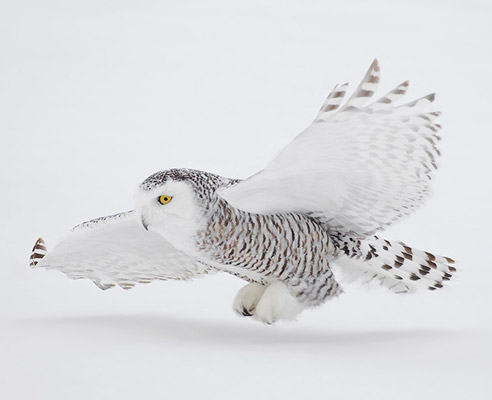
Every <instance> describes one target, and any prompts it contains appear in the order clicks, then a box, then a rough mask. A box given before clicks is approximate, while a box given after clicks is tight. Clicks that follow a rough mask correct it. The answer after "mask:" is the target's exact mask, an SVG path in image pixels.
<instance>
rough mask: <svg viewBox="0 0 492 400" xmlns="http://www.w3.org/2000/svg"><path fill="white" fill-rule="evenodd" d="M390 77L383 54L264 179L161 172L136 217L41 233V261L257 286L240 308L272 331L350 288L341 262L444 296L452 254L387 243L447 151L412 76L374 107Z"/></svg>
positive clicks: (76, 268) (327, 105)
mask: <svg viewBox="0 0 492 400" xmlns="http://www.w3.org/2000/svg"><path fill="white" fill-rule="evenodd" d="M379 80H380V70H379V65H378V62H377V60H375V61H374V62H373V63H372V64H371V66H370V68H369V70H368V72H367V73H366V75H365V77H364V79H363V80H362V82H361V83H360V85H359V86H358V87H357V88H356V90H355V91H354V93H353V94H352V95H351V96H350V98H349V99H348V100H347V101H345V103H344V102H343V99H344V96H345V94H346V91H347V86H348V85H347V84H343V85H337V86H336V87H335V88H334V89H333V91H332V92H331V93H330V94H329V95H328V97H327V99H326V101H325V102H324V104H323V106H322V107H321V109H320V111H319V113H318V115H317V117H316V118H315V120H314V121H313V123H312V124H311V125H309V126H308V127H307V128H306V129H305V130H304V131H303V132H301V133H300V134H299V135H298V136H297V137H296V138H294V140H292V142H291V143H289V144H288V145H287V146H286V147H285V148H284V149H283V150H282V151H281V152H280V153H279V154H278V155H277V156H276V157H275V158H274V159H272V160H271V161H270V162H269V163H268V165H267V166H266V167H265V169H263V170H262V171H260V172H258V173H256V174H255V175H253V176H252V177H250V178H248V179H245V180H238V179H229V178H224V177H221V176H217V175H214V174H210V173H207V172H202V171H196V170H190V169H171V170H166V171H162V172H158V173H156V174H153V175H151V176H150V177H149V178H147V179H146V180H145V181H144V182H143V183H142V184H141V185H140V186H139V190H138V193H137V195H136V199H135V210H133V211H129V212H126V213H122V214H117V215H113V216H109V217H102V218H98V219H95V220H92V221H88V222H85V223H83V224H81V225H78V226H77V227H75V228H74V229H73V230H72V231H71V232H70V234H69V235H68V236H67V237H66V238H65V239H64V240H63V241H62V242H61V243H60V244H58V245H57V246H56V247H55V248H54V249H53V250H52V251H51V252H49V253H47V252H46V246H45V244H44V242H43V240H42V239H39V240H38V241H37V242H36V245H35V246H34V249H33V252H32V254H31V266H33V267H34V266H37V267H45V268H48V269H58V270H61V271H63V272H65V273H66V274H67V275H68V276H69V277H71V278H75V279H77V278H89V279H92V280H93V281H94V283H95V284H96V285H97V286H99V287H100V288H102V289H107V288H109V287H112V286H114V285H115V284H117V285H119V286H121V287H123V288H125V289H128V288H131V287H133V286H134V285H135V284H136V283H138V282H141V283H148V282H150V281H152V280H154V279H162V280H165V279H190V278H192V277H195V276H201V275H204V274H207V273H210V272H213V271H224V272H227V273H230V274H233V275H236V276H238V277H239V278H241V279H244V280H246V281H248V282H249V283H248V284H247V285H246V286H245V287H244V288H243V289H241V290H240V291H239V293H238V294H237V296H236V299H235V300H234V309H235V310H236V311H237V312H238V313H239V314H240V315H244V316H253V317H254V318H255V319H258V320H260V321H263V322H266V323H273V322H275V321H277V320H280V319H294V318H295V317H296V316H297V315H298V314H299V313H300V312H301V311H302V310H303V309H304V308H307V307H313V306H318V305H320V304H322V303H323V302H324V301H326V300H327V299H329V298H331V297H334V296H336V295H338V294H340V293H341V291H342V290H341V287H340V285H339V283H338V282H337V280H336V277H335V275H334V273H333V271H332V268H331V267H332V266H333V265H336V266H338V267H339V268H338V270H339V271H341V272H342V273H343V272H346V273H350V274H351V275H352V276H355V277H356V278H357V279H359V280H361V281H364V282H369V281H377V282H379V283H380V284H382V285H384V286H386V287H387V288H388V289H390V290H392V291H394V292H396V293H409V292H413V291H415V290H417V289H419V288H424V289H429V290H436V289H439V288H442V287H443V285H444V282H445V281H447V280H449V279H450V278H451V277H452V275H453V273H454V272H455V271H456V269H455V268H454V267H453V266H452V264H453V263H454V261H453V260H452V259H450V258H448V257H441V256H437V255H434V254H432V253H429V252H425V251H420V250H417V249H414V248H412V247H410V246H408V245H406V244H405V243H402V242H398V241H388V240H385V239H381V238H379V237H377V236H375V233H376V232H378V231H381V230H383V229H385V228H386V227H388V226H389V225H391V224H392V223H393V222H395V221H397V220H399V219H401V218H403V217H404V216H407V215H409V214H410V213H412V212H413V211H414V210H415V209H416V208H418V207H419V206H421V205H422V204H423V203H424V201H425V200H426V198H427V197H428V195H429V191H430V181H431V179H432V177H433V174H434V171H435V170H436V169H437V159H438V158H439V156H440V151H439V149H438V143H439V141H440V137H439V136H438V135H437V132H438V130H439V129H440V126H439V125H438V124H436V123H435V120H436V118H437V117H438V116H439V113H438V112H428V111H426V108H427V106H428V105H430V104H431V103H432V102H433V101H434V95H433V94H431V95H427V96H425V97H422V98H420V99H418V100H415V101H413V102H410V103H406V104H403V105H396V102H397V101H398V100H400V99H401V98H402V97H403V96H404V95H405V92H406V90H407V88H408V82H407V81H406V82H403V83H402V84H400V85H398V86H397V87H396V88H395V89H393V90H391V91H390V92H389V93H388V94H386V95H385V96H383V97H381V98H379V99H378V100H376V101H372V102H371V98H372V96H373V95H374V93H375V91H376V90H377V88H378V84H379Z"/></svg>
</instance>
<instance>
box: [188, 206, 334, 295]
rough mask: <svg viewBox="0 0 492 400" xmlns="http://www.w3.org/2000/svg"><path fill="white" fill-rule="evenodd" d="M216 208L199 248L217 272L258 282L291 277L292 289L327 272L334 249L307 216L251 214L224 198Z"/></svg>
mask: <svg viewBox="0 0 492 400" xmlns="http://www.w3.org/2000/svg"><path fill="white" fill-rule="evenodd" d="M212 208H213V212H210V213H209V215H208V218H207V222H206V224H205V228H204V229H202V230H201V231H199V232H198V234H197V247H198V249H199V251H200V253H201V254H205V255H206V257H207V258H208V259H209V261H211V262H212V263H213V264H214V266H215V267H217V268H218V269H221V270H223V271H226V272H229V273H231V274H234V275H237V276H239V277H241V278H243V279H246V280H249V281H255V282H259V283H268V282H271V281H273V280H284V279H287V278H288V280H289V282H290V284H292V285H293V286H295V285H296V282H297V283H298V282H299V281H301V280H303V281H306V279H309V278H312V279H315V278H316V277H317V276H319V275H320V274H323V273H325V272H326V271H327V270H328V269H329V265H328V258H329V257H330V255H332V254H334V251H335V248H334V246H333V244H332V243H331V242H330V239H329V236H328V234H327V233H326V231H325V230H324V229H323V228H322V227H321V226H320V225H318V224H317V223H316V222H315V221H314V220H312V219H310V218H309V217H306V216H304V215H301V214H294V213H292V214H274V215H260V214H252V213H247V212H243V211H241V210H238V209H236V208H234V207H231V206H230V205H229V204H228V203H226V202H225V201H223V200H221V199H219V200H217V202H216V203H215V204H214V206H213V207H212Z"/></svg>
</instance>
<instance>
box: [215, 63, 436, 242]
mask: <svg viewBox="0 0 492 400" xmlns="http://www.w3.org/2000/svg"><path fill="white" fill-rule="evenodd" d="M379 77H380V73H379V65H378V62H377V60H374V62H373V63H372V64H371V66H370V68H369V71H368V72H367V74H366V76H365V77H364V79H363V80H362V82H361V84H360V85H359V86H358V87H357V89H356V90H355V92H354V94H353V95H352V96H351V97H350V98H349V99H348V100H347V101H346V102H345V104H343V105H342V99H343V97H344V95H345V92H346V90H347V84H344V85H341V86H335V88H334V89H333V91H332V92H331V93H330V95H329V96H328V98H327V99H326V101H325V103H324V104H323V106H322V107H321V110H320V112H319V114H318V116H317V117H316V119H315V120H314V122H313V123H312V124H311V125H310V126H309V127H308V128H307V129H306V130H304V131H303V132H302V133H301V134H299V135H298V136H297V137H296V138H295V139H294V140H293V141H292V142H291V143H289V144H288V145H287V146H286V147H285V148H284V149H283V150H282V151H281V152H280V153H279V154H278V155H277V156H276V157H275V158H274V159H273V160H271V161H270V163H269V164H268V165H267V166H266V168H265V169H264V170H262V171H260V172H259V173H257V174H256V175H253V176H252V177H250V178H248V179H246V180H244V181H242V182H240V183H237V184H235V185H232V186H229V187H227V188H225V189H224V190H223V191H222V192H221V196H222V197H223V198H224V199H225V200H226V201H227V202H229V203H230V204H231V205H232V206H234V207H237V208H239V209H242V210H244V211H248V212H253V213H260V214H272V213H285V212H300V213H305V214H308V215H312V216H314V217H317V218H319V219H320V221H321V222H322V223H324V224H326V226H331V227H334V228H336V229H337V230H338V231H342V232H347V233H348V232H350V233H352V234H357V235H359V236H361V237H364V236H367V235H370V234H372V233H374V232H375V231H377V230H380V229H383V228H385V227H387V226H388V225H390V224H391V223H393V222H394V221H397V220H398V219H400V218H402V217H403V216H406V215H408V214H410V213H411V212H413V211H414V210H415V209H416V208H417V207H419V206H420V205H421V204H422V203H423V202H424V201H425V199H426V198H427V196H428V195H429V183H430V181H431V178H432V173H433V172H434V170H435V169H437V164H436V159H437V158H438V157H439V155H440V152H439V150H438V147H437V143H438V141H439V140H440V138H439V136H437V134H436V132H437V131H438V129H439V128H440V126H439V125H437V124H435V123H434V121H435V119H436V117H438V116H439V114H440V113H437V112H424V109H425V108H426V106H428V105H429V104H430V103H432V102H433V100H434V95H433V94H431V95H428V96H425V97H423V98H421V99H418V100H416V101H413V102H411V103H407V104H404V105H401V106H395V102H396V101H397V100H399V99H400V98H401V97H403V95H404V94H405V92H406V90H407V88H408V81H406V82H403V83H402V84H400V85H399V86H397V87H396V88H395V89H393V90H392V91H391V92H389V93H388V94H387V95H385V96H383V97H382V98H380V99H379V100H377V101H375V102H373V103H371V104H369V105H367V103H368V101H369V99H370V98H371V97H372V95H373V94H374V92H375V91H376V88H377V86H378V83H379Z"/></svg>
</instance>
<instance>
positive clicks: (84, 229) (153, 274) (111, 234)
mask: <svg viewBox="0 0 492 400" xmlns="http://www.w3.org/2000/svg"><path fill="white" fill-rule="evenodd" d="M30 265H31V266H32V267H43V268H46V269H54V270H60V271H62V272H64V273H65V274H66V275H67V276H68V277H70V278H73V279H81V278H88V279H91V280H92V281H93V282H94V283H95V284H96V285H97V286H98V287H99V288H101V289H108V288H110V287H113V286H115V285H119V286H120V287H122V288H123V289H130V288H132V287H133V286H135V284H136V283H149V282H151V281H152V280H154V279H159V280H167V279H190V278H193V277H197V276H201V275H203V274H207V273H208V272H209V267H207V266H205V265H203V264H201V263H199V262H197V261H196V260H194V259H192V258H190V257H189V256H187V255H185V254H183V253H181V252H180V251H178V250H177V249H176V248H174V247H173V246H172V245H171V244H170V243H169V242H167V241H166V240H165V239H164V238H163V237H161V236H160V235H158V234H156V233H153V232H149V231H146V230H145V229H143V227H142V226H141V225H140V224H139V222H138V221H137V219H136V218H135V215H134V213H133V211H129V212H125V213H121V214H116V215H111V216H107V217H101V218H97V219H94V220H91V221H88V222H84V223H82V224H80V225H78V226H76V227H75V228H74V229H72V231H71V232H70V233H69V234H68V235H67V236H66V237H65V239H63V240H62V241H61V242H60V243H59V244H58V245H57V246H56V247H54V248H53V250H51V251H50V252H47V250H46V245H45V243H44V241H43V239H41V238H39V239H38V240H37V242H36V244H35V245H34V248H33V250H32V253H31V258H30Z"/></svg>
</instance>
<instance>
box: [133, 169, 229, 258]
mask: <svg viewBox="0 0 492 400" xmlns="http://www.w3.org/2000/svg"><path fill="white" fill-rule="evenodd" d="M224 183H225V180H224V178H222V177H219V176H217V175H213V174H209V173H206V172H202V171H196V170H191V169H170V170H166V171H161V172H157V173H155V174H153V175H151V176H149V177H148V178H147V179H145V180H144V181H143V182H142V183H141V184H140V186H139V188H138V190H137V193H136V194H135V211H136V212H137V215H138V216H139V218H140V220H141V222H142V226H143V227H144V228H145V229H146V230H150V231H153V232H156V233H159V234H160V235H162V236H163V237H164V238H165V239H166V240H168V241H169V242H171V243H172V244H173V245H174V246H175V247H176V248H178V249H182V250H184V248H183V247H188V245H189V244H190V241H192V240H193V237H194V236H195V234H196V232H197V231H198V230H199V229H201V228H203V226H204V224H205V222H206V215H207V213H208V212H209V210H210V207H211V205H212V204H213V203H214V201H215V200H216V199H217V193H216V192H217V189H218V188H219V187H221V186H222V185H223V184H224Z"/></svg>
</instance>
